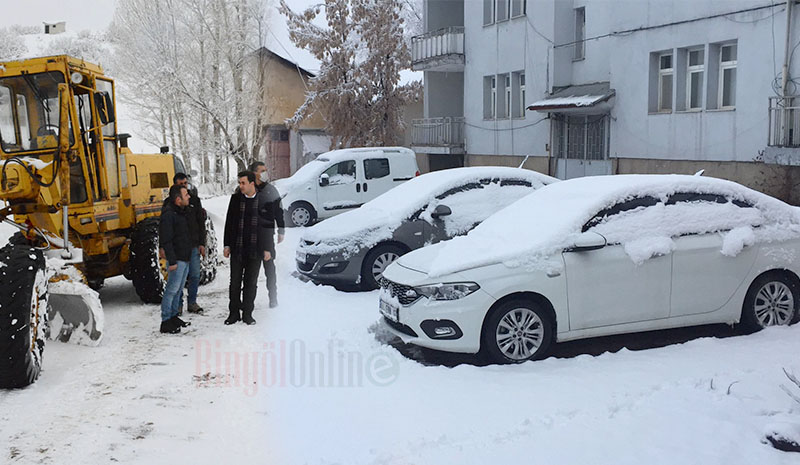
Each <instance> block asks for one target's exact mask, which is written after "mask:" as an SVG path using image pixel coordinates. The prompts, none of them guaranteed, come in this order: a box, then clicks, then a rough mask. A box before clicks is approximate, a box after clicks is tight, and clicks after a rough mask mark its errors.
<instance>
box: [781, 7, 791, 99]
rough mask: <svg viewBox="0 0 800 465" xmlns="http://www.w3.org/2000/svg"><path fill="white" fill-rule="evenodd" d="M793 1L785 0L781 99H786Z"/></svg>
mask: <svg viewBox="0 0 800 465" xmlns="http://www.w3.org/2000/svg"><path fill="white" fill-rule="evenodd" d="M793 5H794V0H786V45H785V46H784V53H783V73H782V74H781V97H784V98H786V84H787V83H788V81H789V57H790V55H789V47H791V45H792V44H791V36H792V6H793Z"/></svg>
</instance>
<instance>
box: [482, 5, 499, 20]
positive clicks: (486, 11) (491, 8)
mask: <svg viewBox="0 0 800 465" xmlns="http://www.w3.org/2000/svg"><path fill="white" fill-rule="evenodd" d="M496 5H497V3H496V0H483V25H484V26H488V25H489V24H492V23H494V19H495V8H496Z"/></svg>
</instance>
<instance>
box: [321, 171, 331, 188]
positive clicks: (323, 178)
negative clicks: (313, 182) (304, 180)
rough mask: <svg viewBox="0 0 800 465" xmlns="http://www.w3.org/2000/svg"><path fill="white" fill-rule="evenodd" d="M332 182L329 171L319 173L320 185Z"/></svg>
mask: <svg viewBox="0 0 800 465" xmlns="http://www.w3.org/2000/svg"><path fill="white" fill-rule="evenodd" d="M330 183H331V178H330V176H328V174H327V173H322V174H320V175H319V185H320V186H323V187H324V186H327V185H328V184H330Z"/></svg>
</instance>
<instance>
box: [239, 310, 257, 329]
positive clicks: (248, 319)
mask: <svg viewBox="0 0 800 465" xmlns="http://www.w3.org/2000/svg"><path fill="white" fill-rule="evenodd" d="M242 321H243V322H244V323H245V324H247V325H254V324H256V320H254V319H253V312H252V310H251V311H249V312H246V311H244V312H242Z"/></svg>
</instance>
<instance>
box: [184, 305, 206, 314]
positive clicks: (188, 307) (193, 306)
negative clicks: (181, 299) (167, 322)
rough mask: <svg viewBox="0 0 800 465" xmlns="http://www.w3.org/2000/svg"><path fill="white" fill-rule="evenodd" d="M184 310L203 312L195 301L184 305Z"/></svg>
mask: <svg viewBox="0 0 800 465" xmlns="http://www.w3.org/2000/svg"><path fill="white" fill-rule="evenodd" d="M186 311H187V312H189V313H197V314H198V315H199V314H201V313H203V307H201V306H199V305H197V303H193V304H189V305H187V306H186Z"/></svg>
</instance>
